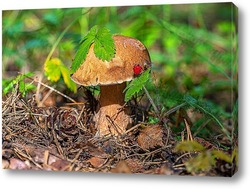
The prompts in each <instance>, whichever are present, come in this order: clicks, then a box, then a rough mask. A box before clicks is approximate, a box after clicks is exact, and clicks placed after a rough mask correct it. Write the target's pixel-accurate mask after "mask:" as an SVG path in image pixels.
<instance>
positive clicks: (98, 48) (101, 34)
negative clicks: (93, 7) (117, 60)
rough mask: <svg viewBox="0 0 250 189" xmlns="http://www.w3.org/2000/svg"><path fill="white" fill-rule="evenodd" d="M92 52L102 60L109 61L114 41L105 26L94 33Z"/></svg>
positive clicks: (112, 53) (112, 52)
mask: <svg viewBox="0 0 250 189" xmlns="http://www.w3.org/2000/svg"><path fill="white" fill-rule="evenodd" d="M94 43H95V46H94V52H95V55H96V56H97V57H98V58H99V59H101V60H102V61H105V60H107V61H110V60H111V59H112V58H113V57H114V54H115V43H114V40H113V38H112V34H111V33H110V31H109V30H108V29H107V28H100V29H99V30H98V32H97V34H96V39H95V42H94Z"/></svg>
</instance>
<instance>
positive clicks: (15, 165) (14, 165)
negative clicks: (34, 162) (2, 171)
mask: <svg viewBox="0 0 250 189" xmlns="http://www.w3.org/2000/svg"><path fill="white" fill-rule="evenodd" d="M9 168H10V169H17V170H27V169H29V168H30V164H29V162H27V161H22V160H20V159H17V158H11V159H10V165H9Z"/></svg>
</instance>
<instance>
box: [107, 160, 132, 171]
mask: <svg viewBox="0 0 250 189" xmlns="http://www.w3.org/2000/svg"><path fill="white" fill-rule="evenodd" d="M111 173H132V172H131V170H130V168H129V166H128V164H127V163H126V161H124V160H122V161H119V163H118V164H117V165H116V167H115V168H113V169H111Z"/></svg>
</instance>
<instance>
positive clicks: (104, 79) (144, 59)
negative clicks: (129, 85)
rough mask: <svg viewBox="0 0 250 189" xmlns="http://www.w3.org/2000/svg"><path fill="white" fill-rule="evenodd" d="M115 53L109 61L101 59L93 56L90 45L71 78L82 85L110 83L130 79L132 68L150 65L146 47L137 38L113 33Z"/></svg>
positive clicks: (144, 67) (132, 74) (132, 73)
mask: <svg viewBox="0 0 250 189" xmlns="http://www.w3.org/2000/svg"><path fill="white" fill-rule="evenodd" d="M113 39H114V42H115V48H116V53H115V57H114V58H113V59H112V60H111V61H109V62H108V61H102V60H100V59H99V58H97V57H96V56H95V53H94V44H92V45H91V46H90V49H89V52H88V54H87V57H86V59H85V62H83V64H81V66H80V67H79V68H78V70H77V71H76V72H75V73H74V74H73V75H71V79H72V80H73V81H74V82H75V83H77V84H79V85H84V86H96V85H111V84H118V83H123V82H125V81H130V80H132V79H133V78H134V77H135V75H134V72H133V68H134V66H136V65H140V66H141V67H142V68H143V69H147V68H148V67H150V66H151V61H150V56H149V53H148V51H147V49H146V47H145V46H144V45H143V44H142V43H141V42H140V41H138V40H137V39H134V38H131V37H126V36H121V35H114V36H113Z"/></svg>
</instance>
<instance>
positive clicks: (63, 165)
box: [50, 159, 70, 171]
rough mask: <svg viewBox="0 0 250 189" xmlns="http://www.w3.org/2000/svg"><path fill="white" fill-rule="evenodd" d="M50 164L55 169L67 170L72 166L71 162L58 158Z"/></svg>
mask: <svg viewBox="0 0 250 189" xmlns="http://www.w3.org/2000/svg"><path fill="white" fill-rule="evenodd" d="M50 166H51V167H52V169H53V170H54V171H66V170H67V169H68V168H69V166H70V162H69V161H67V160H63V159H57V160H56V161H55V162H53V163H51V165H50Z"/></svg>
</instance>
